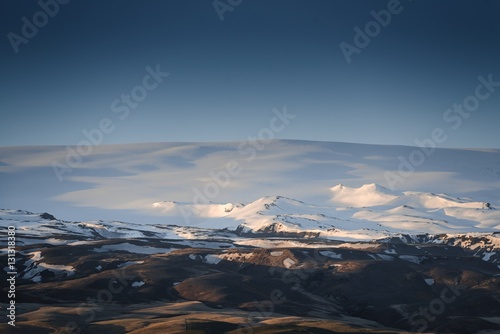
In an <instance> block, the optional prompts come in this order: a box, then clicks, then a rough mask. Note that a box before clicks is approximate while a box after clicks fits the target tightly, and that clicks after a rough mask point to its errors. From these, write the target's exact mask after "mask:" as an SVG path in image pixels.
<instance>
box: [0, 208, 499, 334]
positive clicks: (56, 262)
mask: <svg viewBox="0 0 500 334" xmlns="http://www.w3.org/2000/svg"><path fill="white" fill-rule="evenodd" d="M1 218H2V220H1V221H0V223H1V226H2V228H3V229H4V230H5V229H6V226H11V225H16V226H17V235H16V237H17V255H16V257H17V263H16V267H17V271H18V279H17V289H16V290H17V291H16V308H17V320H16V327H15V328H14V327H11V326H9V325H7V324H6V323H3V324H1V325H0V330H1V331H2V333H157V332H168V333H186V332H187V333H349V332H352V333H360V332H372V333H407V332H435V333H495V332H498V331H500V318H499V317H498V314H499V313H498V312H499V310H500V262H499V257H498V254H499V251H500V249H499V248H500V233H482V234H479V233H476V234H473V233H471V234H463V235H447V234H440V235H431V234H421V235H410V234H398V235H393V236H390V237H386V238H382V239H378V240H372V241H368V240H367V241H349V242H346V241H339V240H333V239H328V238H323V237H321V236H320V235H318V236H309V237H308V238H304V237H303V235H302V234H297V235H295V236H293V235H292V234H291V233H288V235H287V236H281V235H279V233H278V234H275V235H270V234H269V231H262V235H260V234H259V233H254V234H253V235H252V236H251V237H250V236H249V235H248V234H245V233H240V232H241V229H234V230H231V229H227V228H224V229H214V228H212V229H209V228H203V227H181V226H149V227H148V228H149V233H145V232H144V231H143V230H140V229H137V230H136V229H134V225H133V224H125V223H118V222H115V223H113V222H93V223H91V222H68V221H61V220H58V219H56V218H55V217H53V216H52V215H50V214H47V213H45V214H34V213H29V212H25V211H12V210H2V211H1ZM125 226H126V227H125ZM153 227H154V228H156V229H158V231H155V230H153ZM35 231H36V232H37V233H35ZM160 231H161V233H163V235H161V236H165V234H166V233H172V235H178V237H176V238H165V237H159V236H160V235H159V234H158V233H160ZM120 233H121V234H120ZM133 233H135V236H133V235H132V234H133ZM155 233H156V234H155ZM188 233H189V235H191V237H190V238H185V237H184V236H186V235H187V234H188ZM264 236H265V237H264ZM0 261H1V263H7V254H6V251H5V250H4V251H3V252H2V255H1V256H0ZM7 271H8V268H6V270H3V271H2V273H1V274H0V279H1V280H2V281H3V282H5V280H6V279H7V278H8V275H7V273H6V272H7ZM3 290H4V291H2V294H1V296H0V301H1V302H2V305H5V304H4V303H6V302H7V298H6V297H7V290H6V288H4V289H3Z"/></svg>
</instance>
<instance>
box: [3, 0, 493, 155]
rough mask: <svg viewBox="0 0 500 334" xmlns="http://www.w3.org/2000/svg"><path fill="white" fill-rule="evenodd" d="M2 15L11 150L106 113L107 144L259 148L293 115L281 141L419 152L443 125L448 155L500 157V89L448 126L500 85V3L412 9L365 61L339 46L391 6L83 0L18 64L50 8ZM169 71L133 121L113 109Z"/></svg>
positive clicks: (420, 4)
mask: <svg viewBox="0 0 500 334" xmlns="http://www.w3.org/2000/svg"><path fill="white" fill-rule="evenodd" d="M392 1H396V0H392ZM42 2H43V3H50V2H51V1H43V0H42ZM221 2H222V3H227V0H221ZM235 2H236V1H235ZM235 2H233V3H235ZM0 6H2V7H3V8H2V9H1V11H0V30H1V31H0V32H1V34H2V36H3V37H2V41H1V43H0V57H1V59H0V112H1V122H0V145H2V146H12V145H76V144H77V143H78V142H79V141H81V140H82V139H84V137H83V135H82V131H83V130H92V129H94V128H97V127H98V126H99V122H100V121H101V120H102V119H103V118H109V119H110V120H112V122H113V125H114V126H115V128H114V130H113V131H112V132H111V133H108V134H106V135H105V136H104V139H103V143H106V144H113V143H130V142H156V141H234V140H245V139H246V138H247V137H248V136H252V135H255V134H257V133H258V132H259V131H260V130H261V129H262V128H264V127H266V126H268V125H269V121H270V119H271V118H272V117H273V113H272V110H273V108H278V109H282V107H283V106H286V107H287V110H288V112H289V113H292V114H295V115H297V117H296V118H295V119H294V120H293V121H292V122H291V123H290V124H289V125H288V126H287V127H286V129H285V130H283V131H282V132H280V133H276V134H275V137H276V138H288V139H306V140H322V141H342V142H353V143H373V144H396V145H414V143H415V139H424V138H427V137H429V136H430V134H431V132H432V131H433V129H435V128H437V127H439V128H442V129H443V130H444V131H445V132H446V134H447V136H448V139H447V141H446V142H444V143H442V144H440V146H442V147H466V148H468V147H474V148H477V147H484V148H500V136H499V135H498V124H500V112H499V111H500V110H499V107H500V87H499V88H498V91H496V92H494V93H492V94H491V96H490V97H489V98H487V99H486V100H484V101H481V103H480V105H479V107H478V108H477V110H474V112H472V113H471V115H470V117H468V118H467V119H463V122H462V124H461V126H460V127H459V128H458V129H456V130H454V129H453V128H452V127H451V125H452V123H450V122H446V121H445V120H443V114H444V113H445V111H446V110H447V109H448V108H451V107H452V106H453V104H454V103H463V101H464V99H465V98H466V97H468V96H470V95H472V94H474V92H475V89H476V87H477V85H478V84H479V81H478V79H477V78H478V76H483V77H485V78H487V77H488V75H492V78H493V79H494V80H495V81H500V62H499V59H500V58H499V57H500V2H498V1H494V0H491V1H489V0H484V1H456V0H448V1H432V0H413V1H409V0H401V1H400V8H401V11H400V13H398V14H393V15H392V17H391V21H390V23H389V24H388V25H387V26H386V27H381V28H380V33H378V34H377V35H376V36H374V37H373V38H371V41H370V43H369V45H368V46H366V47H365V48H362V49H360V50H361V51H360V53H359V54H353V55H352V57H351V60H352V61H351V62H350V63H348V62H347V61H346V58H345V57H344V55H343V53H342V51H341V49H340V47H339V45H340V43H342V42H346V43H349V44H352V45H354V41H353V40H354V37H355V31H354V30H353V29H354V28H355V27H356V26H358V27H360V28H361V29H362V30H363V29H364V28H365V25H366V24H367V23H368V22H370V21H373V20H374V18H373V16H372V15H371V14H370V12H371V11H372V10H373V11H376V12H379V11H380V10H385V9H387V6H388V1H360V0H345V1H328V0H314V1H311V0H287V1H285V0H243V1H242V2H241V4H239V5H238V6H235V7H234V8H232V9H233V10H232V11H227V12H225V13H224V14H223V16H224V20H223V21H221V20H220V17H219V15H218V13H217V11H216V9H215V8H214V6H213V2H212V1H200V0H198V1H194V0H178V1H160V0H149V1H105V2H104V1H75V0H73V1H70V2H68V3H67V4H64V5H59V10H58V13H57V14H55V15H54V16H53V17H49V18H48V21H47V24H46V25H42V26H41V27H40V28H39V29H38V33H37V34H36V35H35V36H34V37H32V38H27V43H24V44H19V45H18V46H17V47H18V52H17V53H16V52H15V50H14V49H15V48H14V47H13V46H12V43H11V41H9V37H8V35H9V33H14V34H17V35H18V36H22V27H23V25H24V22H23V21H22V18H23V17H26V18H27V20H28V21H30V22H31V23H32V22H33V19H34V17H33V16H34V15H35V16H36V13H37V12H39V11H41V10H42V9H41V7H40V5H39V4H38V3H37V2H34V1H33V2H29V3H28V2H19V1H12V0H9V1H4V2H2V4H1V5H0ZM42 16H43V15H42ZM42 16H40V15H38V17H42ZM42 18H43V17H42ZM11 36H12V35H11ZM157 64H159V67H160V68H161V71H165V72H169V73H170V75H169V76H168V77H166V78H165V79H164V80H163V82H161V83H160V84H159V85H158V86H157V87H156V88H155V89H152V90H151V91H148V92H147V97H146V98H145V99H144V100H143V101H141V102H140V103H138V106H137V107H136V108H135V109H133V110H132V109H131V110H130V111H131V112H130V114H129V116H128V117H127V118H126V119H124V120H120V119H119V118H118V114H116V113H114V112H113V110H112V108H111V104H112V103H113V101H115V100H116V99H117V98H118V99H119V98H120V97H121V96H122V94H130V93H131V91H132V90H133V89H134V87H136V86H138V85H142V82H143V78H144V77H145V75H147V74H148V72H147V70H146V67H147V66H150V67H152V68H154V67H155V66H157Z"/></svg>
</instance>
